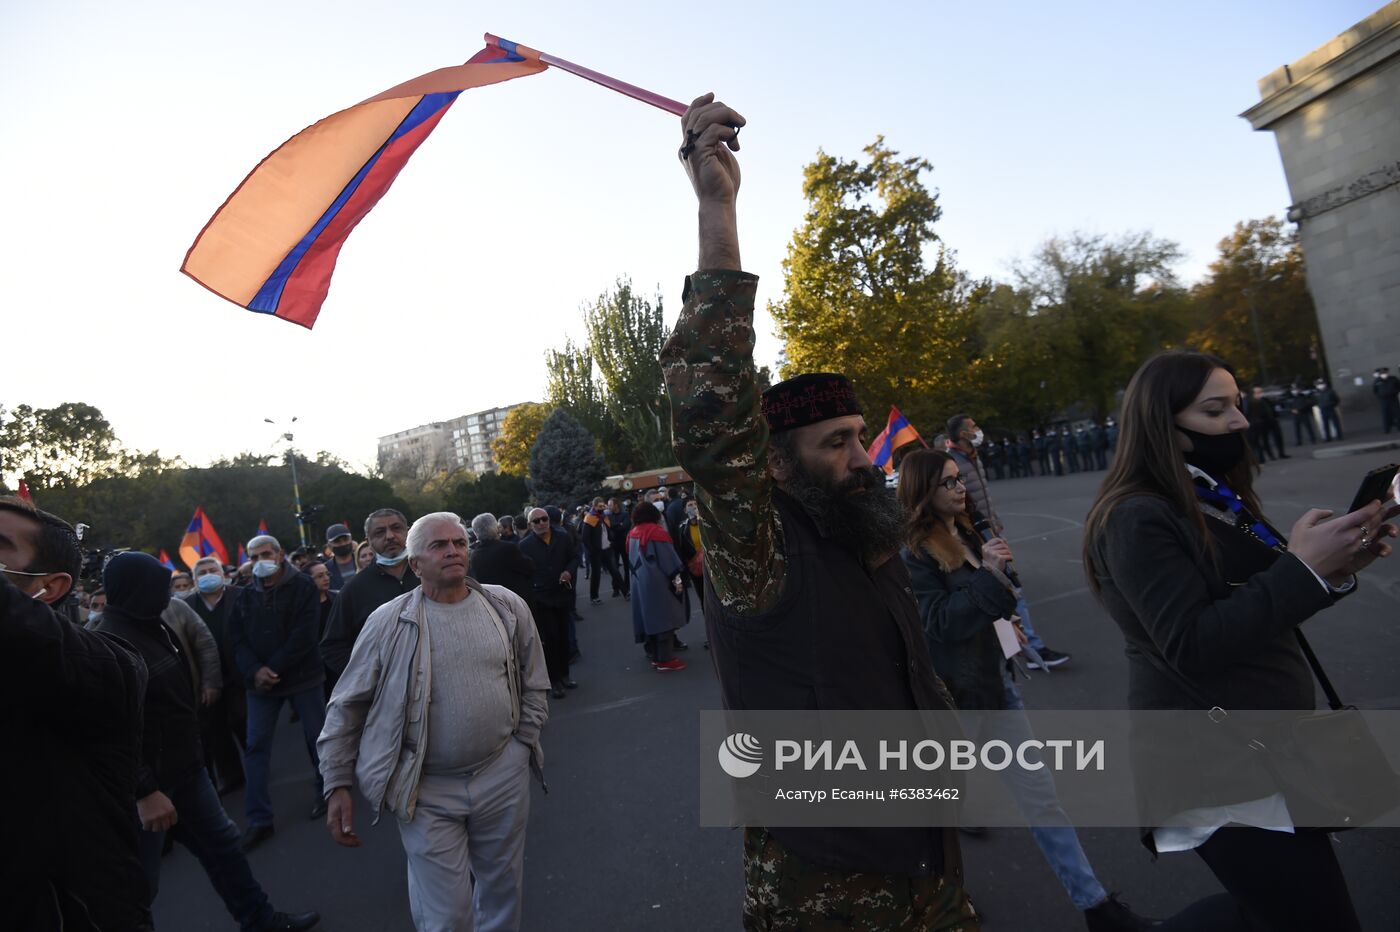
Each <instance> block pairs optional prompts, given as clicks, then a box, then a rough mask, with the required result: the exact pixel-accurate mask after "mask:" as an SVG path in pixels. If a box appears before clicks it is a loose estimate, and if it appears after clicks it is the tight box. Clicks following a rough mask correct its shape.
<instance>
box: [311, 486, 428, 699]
mask: <svg viewBox="0 0 1400 932" xmlns="http://www.w3.org/2000/svg"><path fill="white" fill-rule="evenodd" d="M341 526H342V527H343V526H344V525H341ZM347 536H348V535H347ZM365 539H366V540H368V541H369V546H370V549H371V550H373V551H374V563H373V564H372V565H370V566H368V567H366V568H365V569H364V570H362V571H361V572H359V573H357V574H356V575H355V576H354V577H353V578H352V579H350V581H349V582H347V583H346V584H345V587H344V588H343V589H341V590H340V595H339V597H337V598H336V600H335V604H334V605H332V606H331V614H330V618H328V619H327V620H326V633H325V635H324V636H323V637H322V638H321V655H322V657H324V659H325V662H326V670H327V671H328V673H329V674H330V676H331V678H332V679H336V678H338V677H339V676H340V674H342V673H344V672H345V666H346V664H348V663H349V662H350V651H351V649H352V648H353V647H354V646H355V639H356V638H358V637H359V636H360V631H361V630H362V629H363V628H364V626H365V621H366V620H368V619H369V616H370V615H371V614H372V613H373V612H374V610H375V609H376V608H378V607H379V606H381V605H383V604H384V603H385V602H388V601H389V600H390V599H393V598H396V597H397V596H401V595H403V594H404V593H405V592H408V591H409V590H411V589H414V588H416V587H417V586H418V577H417V576H416V575H415V574H414V572H413V570H412V569H411V568H410V567H409V565H408V549H407V547H408V519H407V518H405V517H404V516H403V513H402V512H400V511H397V510H396V509H393V508H380V509H379V510H377V511H373V512H370V515H369V517H368V518H366V519H365ZM331 588H335V587H334V585H332V587H331Z"/></svg>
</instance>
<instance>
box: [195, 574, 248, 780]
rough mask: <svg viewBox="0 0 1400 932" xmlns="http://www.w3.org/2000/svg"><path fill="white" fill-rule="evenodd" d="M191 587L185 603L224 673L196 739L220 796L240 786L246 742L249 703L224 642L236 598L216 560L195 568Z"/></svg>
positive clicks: (229, 646) (230, 647)
mask: <svg viewBox="0 0 1400 932" xmlns="http://www.w3.org/2000/svg"><path fill="white" fill-rule="evenodd" d="M194 586H195V591H194V592H192V593H190V594H189V595H187V596H185V604H186V605H188V606H189V607H190V608H192V609H194V611H195V614H197V615H198V616H199V617H200V620H201V621H203V622H204V626H205V627H206V628H208V629H209V633H210V634H212V635H213V636H214V643H215V644H216V645H217V646H218V648H219V666H220V669H221V670H222V671H223V679H224V691H223V693H222V694H221V695H220V696H219V697H218V699H216V700H215V701H214V702H212V703H210V704H209V705H208V706H207V707H205V708H204V709H203V710H201V712H200V726H201V732H200V738H201V740H202V741H203V743H204V751H205V757H206V761H205V762H206V763H207V764H208V765H209V767H210V770H211V772H212V774H213V778H214V780H215V786H217V787H218V789H219V793H220V794H224V793H230V792H232V791H234V790H236V789H239V788H241V787H242V786H243V748H244V747H245V746H246V745H247V743H248V737H247V729H248V700H247V697H246V695H245V693H244V688H243V675H242V674H241V673H240V672H239V671H238V662H237V661H236V660H235V659H234V656H233V645H232V643H230V641H229V621H228V618H229V612H230V609H231V608H232V606H233V603H234V599H235V596H234V595H233V594H232V590H231V589H230V588H229V587H228V585H227V583H226V582H225V580H224V571H223V567H221V566H220V565H219V561H218V558H217V557H204V558H203V559H201V560H200V561H199V562H198V563H196V564H195V565H194Z"/></svg>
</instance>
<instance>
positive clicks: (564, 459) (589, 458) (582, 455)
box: [530, 408, 607, 505]
mask: <svg viewBox="0 0 1400 932" xmlns="http://www.w3.org/2000/svg"><path fill="white" fill-rule="evenodd" d="M606 472H607V462H606V461H605V460H604V459H603V455H602V454H601V453H599V452H598V450H597V448H596V446H595V444H594V442H593V435H592V434H590V433H589V432H588V430H587V429H586V428H585V427H584V426H583V425H582V424H580V423H579V422H578V421H577V420H575V419H574V418H573V417H571V416H570V415H569V412H567V411H565V410H564V409H562V408H556V409H555V411H554V412H553V413H552V414H550V416H549V417H548V418H546V419H545V422H544V426H543V427H542V428H540V436H539V439H537V440H536V441H535V445H534V446H533V447H531V448H530V493H531V495H533V496H534V499H535V501H536V502H538V503H541V504H546V505H573V504H577V503H579V502H582V501H583V500H584V499H585V498H586V497H588V496H589V495H591V494H593V492H594V491H596V490H597V488H598V483H600V482H602V480H603V476H604V475H606Z"/></svg>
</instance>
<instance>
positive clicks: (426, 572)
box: [317, 512, 549, 932]
mask: <svg viewBox="0 0 1400 932" xmlns="http://www.w3.org/2000/svg"><path fill="white" fill-rule="evenodd" d="M408 559H409V562H410V565H411V566H412V568H413V571H414V572H415V573H416V574H418V577H419V579H420V580H421V581H422V585H421V587H420V588H418V589H414V590H413V591H411V592H407V593H405V594H403V595H401V596H399V597H397V598H395V599H393V600H392V601H389V602H386V603H385V604H384V605H382V606H380V607H379V608H378V609H377V610H376V611H375V612H374V614H372V615H370V617H369V620H368V621H366V622H365V627H364V630H363V631H362V632H361V634H360V636H359V638H358V639H357V640H356V641H355V647H354V651H353V652H352V653H351V655H350V663H349V665H348V666H347V667H346V668H345V673H344V674H343V675H342V676H341V678H340V680H339V682H337V684H336V687H335V692H334V693H332V694H331V702H330V707H329V708H328V709H327V710H326V725H325V729H324V730H323V731H322V732H321V738H320V741H319V742H317V750H318V752H319V754H320V759H321V773H322V776H323V777H324V778H325V785H326V799H327V803H328V807H329V808H328V811H327V817H326V825H327V827H328V828H329V829H330V833H331V837H332V838H334V839H335V841H336V843H337V844H341V845H344V846H346V847H351V848H354V847H359V845H360V839H359V837H358V836H356V834H355V832H354V825H353V821H352V817H351V798H350V785H351V783H352V782H353V781H355V780H358V782H359V786H360V791H361V792H362V793H363V794H364V795H365V797H366V798H367V799H368V800H369V803H370V805H371V806H372V807H373V808H374V815H375V819H376V821H377V820H378V817H379V813H380V810H381V809H385V808H387V809H388V810H389V811H390V812H392V813H393V814H394V815H396V816H397V817H398V819H399V834H400V836H401V838H402V840H403V845H404V850H405V852H406V853H407V855H408V892H409V903H410V906H411V908H412V911H413V921H414V925H415V926H416V927H417V928H418V929H419V930H420V932H428V930H432V932H447V930H453V932H457V930H462V932H470V930H477V929H480V930H512V929H518V928H520V913H521V902H522V896H521V884H522V879H523V876H524V857H525V825H526V822H527V820H528V817H529V809H530V787H529V775H530V772H531V771H534V773H535V774H536V775H537V776H539V777H540V780H541V783H543V776H542V771H541V769H540V768H541V764H542V760H543V758H542V753H541V750H540V730H541V728H542V727H543V726H544V723H545V719H546V718H547V717H548V715H549V707H548V700H547V699H546V697H545V693H546V692H547V691H548V689H549V676H548V674H547V673H546V672H545V665H544V652H543V650H542V648H541V646H540V642H539V637H538V636H537V633H536V631H535V622H534V619H533V618H532V617H531V616H530V610H529V608H527V607H526V605H525V602H524V601H523V600H522V599H521V598H520V597H519V596H517V595H515V594H514V593H512V592H511V591H510V590H508V589H506V588H504V587H502V586H490V585H482V584H480V583H478V582H477V581H476V580H474V579H472V578H470V576H469V575H468V560H469V556H468V550H467V531H466V528H465V527H463V525H462V522H461V519H460V518H458V517H457V516H456V515H454V514H451V513H448V512H437V513H435V514H429V515H424V516H423V517H421V518H419V519H418V520H417V521H415V522H414V524H413V527H411V528H410V529H409V532H408ZM473 879H474V880H475V884H473Z"/></svg>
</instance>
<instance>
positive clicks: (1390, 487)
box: [1347, 463, 1400, 512]
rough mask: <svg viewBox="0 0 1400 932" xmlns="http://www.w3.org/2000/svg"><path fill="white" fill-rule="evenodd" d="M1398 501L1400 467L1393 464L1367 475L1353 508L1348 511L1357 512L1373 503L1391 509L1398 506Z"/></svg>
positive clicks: (1399, 497) (1358, 491)
mask: <svg viewBox="0 0 1400 932" xmlns="http://www.w3.org/2000/svg"><path fill="white" fill-rule="evenodd" d="M1397 499H1400V465H1397V464H1395V463H1391V464H1390V465H1389V466H1382V467H1380V468H1379V469H1373V470H1371V471H1370V472H1368V473H1367V474H1366V478H1365V479H1362V480H1361V488H1359V489H1357V490H1356V498H1354V499H1352V502H1351V507H1350V508H1348V509H1347V511H1349V512H1351V511H1356V510H1357V509H1358V508H1364V507H1366V506H1367V505H1369V504H1371V502H1380V503H1381V504H1382V505H1385V506H1387V507H1390V506H1394V505H1396V504H1397Z"/></svg>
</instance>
